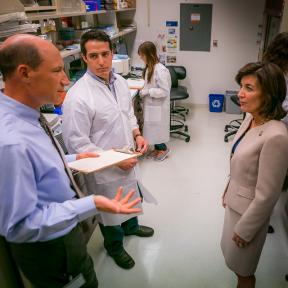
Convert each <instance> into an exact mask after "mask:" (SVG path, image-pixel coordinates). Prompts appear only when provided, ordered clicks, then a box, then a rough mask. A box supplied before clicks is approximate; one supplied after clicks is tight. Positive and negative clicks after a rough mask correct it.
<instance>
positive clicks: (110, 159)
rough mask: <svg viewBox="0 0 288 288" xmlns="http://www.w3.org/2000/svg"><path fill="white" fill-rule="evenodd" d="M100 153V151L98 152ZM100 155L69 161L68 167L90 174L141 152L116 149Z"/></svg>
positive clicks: (102, 152)
mask: <svg viewBox="0 0 288 288" xmlns="http://www.w3.org/2000/svg"><path fill="white" fill-rule="evenodd" d="M97 153H98V152H97ZM98 154H99V157H93V158H92V157H91V158H84V159H80V160H76V161H72V162H69V163H68V167H69V168H70V169H73V170H75V171H78V172H81V173H84V174H89V173H92V172H97V171H101V170H103V169H106V168H109V167H111V166H113V165H116V164H118V163H120V162H122V161H124V160H128V159H131V158H135V157H139V156H141V155H142V154H141V153H137V152H136V153H133V152H132V153H125V152H117V151H115V150H108V151H101V152H99V153H98Z"/></svg>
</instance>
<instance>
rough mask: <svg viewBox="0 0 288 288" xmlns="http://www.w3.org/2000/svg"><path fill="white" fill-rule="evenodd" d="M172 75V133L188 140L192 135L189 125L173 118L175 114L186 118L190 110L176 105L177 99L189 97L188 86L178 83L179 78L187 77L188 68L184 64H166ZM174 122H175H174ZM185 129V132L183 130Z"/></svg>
mask: <svg viewBox="0 0 288 288" xmlns="http://www.w3.org/2000/svg"><path fill="white" fill-rule="evenodd" d="M166 67H167V69H168V70H169V72H170V76H171V91H170V103H171V105H170V134H177V135H181V136H183V137H184V139H185V141H186V142H189V141H190V135H189V134H187V133H185V132H188V126H187V125H185V123H184V122H182V121H179V120H176V119H172V116H173V115H177V116H178V115H180V116H181V117H182V118H183V120H184V121H185V120H186V117H185V115H184V114H183V113H182V112H184V113H185V114H188V112H189V110H188V109H185V108H184V107H181V106H176V104H175V103H176V101H180V100H184V99H187V98H188V97H189V94H188V92H187V88H186V87H184V86H180V85H178V80H179V79H180V80H181V79H184V78H185V77H186V69H185V68H184V67H182V66H166ZM172 122H173V124H172ZM183 129H184V132H183V131H182V130H183Z"/></svg>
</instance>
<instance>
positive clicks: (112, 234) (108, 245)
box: [99, 217, 139, 256]
mask: <svg viewBox="0 0 288 288" xmlns="http://www.w3.org/2000/svg"><path fill="white" fill-rule="evenodd" d="M99 226H100V230H101V232H102V235H103V237H104V247H105V249H106V250H107V252H108V254H109V255H110V256H116V255H118V254H119V253H120V252H121V250H122V249H123V238H124V236H125V234H131V233H133V232H136V231H137V230H138V229H139V225H138V218H137V217H133V218H131V219H129V220H127V221H125V222H123V223H122V224H121V225H117V226H104V225H103V224H100V223H99Z"/></svg>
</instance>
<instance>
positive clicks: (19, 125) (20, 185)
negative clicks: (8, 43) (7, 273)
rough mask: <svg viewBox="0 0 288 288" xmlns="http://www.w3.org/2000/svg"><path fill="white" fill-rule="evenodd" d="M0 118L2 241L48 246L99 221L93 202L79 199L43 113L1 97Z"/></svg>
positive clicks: (0, 95) (0, 231) (0, 229)
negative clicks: (86, 223)
mask: <svg viewBox="0 0 288 288" xmlns="http://www.w3.org/2000/svg"><path fill="white" fill-rule="evenodd" d="M0 115H1V116H0V117H1V121H0V131H1V133H0V235H2V236H4V237H5V238H6V240H7V241H9V242H19V243H22V242H36V241H47V240H50V239H54V238H58V237H60V236H63V235H65V234H67V233H68V232H70V231H71V230H72V229H73V228H74V227H75V226H76V225H77V223H78V222H81V221H83V220H84V219H86V218H88V217H90V216H92V215H95V214H96V213H97V209H96V207H95V204H94V200H93V196H88V197H85V198H81V199H77V200H76V199H75V196H76V195H75V192H74V191H73V190H72V189H71V188H70V181H69V178H68V176H67V174H66V172H65V170H64V164H63V162H62V159H61V157H60V155H59V154H58V152H57V151H56V149H55V147H54V146H53V144H52V142H51V139H50V138H49V136H48V135H47V134H46V133H45V131H44V130H43V129H42V127H41V126H40V123H39V116H40V114H39V112H38V111H37V110H35V109H32V108H30V107H28V106H26V105H24V104H22V103H20V102H18V101H16V100H14V99H12V98H10V97H8V96H6V95H4V94H2V93H0Z"/></svg>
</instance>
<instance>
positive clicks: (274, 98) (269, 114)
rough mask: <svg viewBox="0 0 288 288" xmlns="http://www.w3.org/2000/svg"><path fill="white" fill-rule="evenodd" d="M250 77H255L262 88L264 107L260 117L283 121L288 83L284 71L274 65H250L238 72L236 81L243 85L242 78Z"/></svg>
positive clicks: (260, 63) (262, 63)
mask: <svg viewBox="0 0 288 288" xmlns="http://www.w3.org/2000/svg"><path fill="white" fill-rule="evenodd" d="M249 75H253V76H255V77H256V78H257V80H258V83H259V84H260V87H261V91H262V96H263V105H262V107H261V109H260V112H259V113H260V115H261V116H262V117H263V118H265V119H267V120H268V119H269V120H271V119H276V120H280V119H282V118H283V117H284V116H285V115H286V112H285V111H284V110H283V108H282V102H283V101H284V99H285V96H286V82H285V78H284V74H283V72H282V70H281V69H280V68H279V67H278V66H277V65H276V64H274V63H266V62H256V63H249V64H246V65H245V66H244V67H242V68H241V69H240V70H239V71H238V74H237V75H236V77H235V80H236V82H237V83H238V84H239V85H241V80H242V78H243V77H245V76H249Z"/></svg>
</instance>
